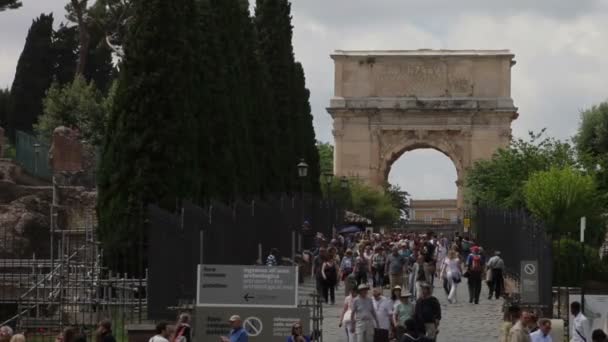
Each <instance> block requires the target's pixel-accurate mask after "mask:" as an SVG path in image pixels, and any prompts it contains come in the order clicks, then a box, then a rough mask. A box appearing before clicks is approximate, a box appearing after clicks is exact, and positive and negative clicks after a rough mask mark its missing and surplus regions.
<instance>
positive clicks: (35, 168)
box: [34, 143, 40, 176]
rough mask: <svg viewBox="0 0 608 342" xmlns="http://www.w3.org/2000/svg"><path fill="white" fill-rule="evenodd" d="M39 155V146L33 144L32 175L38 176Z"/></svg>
mask: <svg viewBox="0 0 608 342" xmlns="http://www.w3.org/2000/svg"><path fill="white" fill-rule="evenodd" d="M39 154H40V144H39V143H35V144H34V174H35V176H38V155H39Z"/></svg>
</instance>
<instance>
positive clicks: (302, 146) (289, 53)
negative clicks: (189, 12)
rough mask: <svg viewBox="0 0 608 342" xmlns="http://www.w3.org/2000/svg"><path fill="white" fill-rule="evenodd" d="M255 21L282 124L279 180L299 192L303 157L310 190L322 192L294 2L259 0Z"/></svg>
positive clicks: (275, 109)
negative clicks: (298, 56)
mask: <svg viewBox="0 0 608 342" xmlns="http://www.w3.org/2000/svg"><path fill="white" fill-rule="evenodd" d="M255 24H256V29H257V38H258V46H259V55H260V56H261V59H262V61H263V62H264V63H265V64H266V66H267V68H268V69H267V70H268V82H269V85H270V87H269V93H270V95H271V98H272V100H273V101H272V103H271V108H272V109H271V113H272V114H273V116H274V117H273V120H272V122H276V123H277V125H278V130H277V139H278V141H279V146H278V151H277V154H276V157H275V163H277V164H278V165H280V166H281V168H282V169H283V170H285V172H282V173H281V174H280V176H281V179H278V180H277V181H279V182H280V184H283V187H284V188H285V189H286V190H287V191H292V192H293V191H297V190H298V188H299V180H298V178H297V174H298V173H297V168H296V165H297V164H298V162H299V160H300V158H303V159H304V160H305V161H306V163H307V164H308V165H309V180H310V181H309V184H308V189H307V190H308V191H310V192H312V193H319V192H320V189H319V187H320V184H319V182H318V179H319V176H320V167H319V159H318V153H317V150H316V146H315V143H316V140H315V135H314V130H313V126H312V115H311V112H310V104H309V103H308V97H309V91H308V90H307V89H306V87H305V79H304V72H303V69H302V66H301V65H300V64H299V63H296V61H295V57H294V53H293V45H292V36H293V32H292V25H291V5H290V3H289V1H288V0H257V1H256V7H255Z"/></svg>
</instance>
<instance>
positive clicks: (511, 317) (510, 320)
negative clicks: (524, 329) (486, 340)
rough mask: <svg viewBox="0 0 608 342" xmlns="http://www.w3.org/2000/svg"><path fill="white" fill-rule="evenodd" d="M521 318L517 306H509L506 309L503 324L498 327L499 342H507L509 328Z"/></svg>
mask: <svg viewBox="0 0 608 342" xmlns="http://www.w3.org/2000/svg"><path fill="white" fill-rule="evenodd" d="M520 318H521V309H520V308H519V306H517V305H511V306H509V308H508V309H507V313H506V315H505V318H504V322H503V324H502V326H501V327H500V338H499V342H509V333H510V331H511V328H513V326H514V325H515V324H516V323H517V321H518V320H519V319H520Z"/></svg>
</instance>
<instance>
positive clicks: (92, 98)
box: [34, 75, 111, 146]
mask: <svg viewBox="0 0 608 342" xmlns="http://www.w3.org/2000/svg"><path fill="white" fill-rule="evenodd" d="M110 101H111V100H110ZM109 109H110V105H109V101H108V100H107V99H106V98H104V96H103V94H102V93H101V92H100V91H99V90H98V89H97V87H95V84H94V83H93V82H90V83H88V84H87V82H86V80H85V79H84V77H82V76H81V75H78V76H76V78H75V79H74V81H73V82H72V83H70V84H67V85H65V86H61V85H59V84H58V83H53V85H51V88H49V91H48V93H47V96H46V98H45V99H44V113H43V115H41V116H40V117H39V118H38V123H36V124H35V125H34V129H35V131H36V133H37V135H38V136H39V137H40V138H41V139H43V140H46V141H50V139H51V137H52V134H53V131H54V130H55V128H57V127H58V126H66V127H72V128H77V129H78V130H79V131H80V133H81V136H82V137H83V138H84V139H85V140H87V141H88V142H90V143H92V144H93V145H96V146H98V145H100V144H101V142H102V139H103V137H104V133H105V126H106V124H107V121H108V120H107V115H108V113H109Z"/></svg>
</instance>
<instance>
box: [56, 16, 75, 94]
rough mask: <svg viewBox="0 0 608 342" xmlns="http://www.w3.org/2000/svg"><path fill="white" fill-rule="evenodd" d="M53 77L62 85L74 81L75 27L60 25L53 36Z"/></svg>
mask: <svg viewBox="0 0 608 342" xmlns="http://www.w3.org/2000/svg"><path fill="white" fill-rule="evenodd" d="M53 52H54V54H55V56H54V59H55V60H54V61H53V75H54V78H55V81H57V82H58V83H59V84H61V85H64V84H67V83H71V82H72V81H73V80H74V75H75V73H76V63H77V60H78V31H77V28H76V26H71V27H68V26H65V25H64V24H61V25H60V26H59V28H58V29H57V31H55V32H54V34H53Z"/></svg>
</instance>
